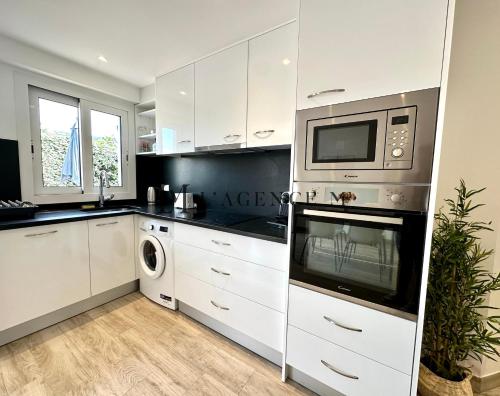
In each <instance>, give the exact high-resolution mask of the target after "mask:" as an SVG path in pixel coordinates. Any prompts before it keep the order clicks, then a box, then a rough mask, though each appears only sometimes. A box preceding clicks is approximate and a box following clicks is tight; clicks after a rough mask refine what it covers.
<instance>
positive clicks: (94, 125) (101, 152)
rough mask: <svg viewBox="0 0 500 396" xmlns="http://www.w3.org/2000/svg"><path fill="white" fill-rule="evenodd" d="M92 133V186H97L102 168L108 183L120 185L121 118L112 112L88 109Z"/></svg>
mask: <svg viewBox="0 0 500 396" xmlns="http://www.w3.org/2000/svg"><path fill="white" fill-rule="evenodd" d="M90 128H91V133H92V169H93V174H94V186H99V174H100V172H101V170H102V169H105V170H106V172H107V173H108V180H109V184H110V185H111V186H113V187H121V186H122V159H121V129H122V127H121V119H120V117H118V116H116V115H114V114H107V113H101V112H100V111H97V110H90Z"/></svg>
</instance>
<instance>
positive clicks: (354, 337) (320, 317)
mask: <svg viewBox="0 0 500 396" xmlns="http://www.w3.org/2000/svg"><path fill="white" fill-rule="evenodd" d="M289 299H290V300H289V316H288V322H289V324H291V325H293V326H295V327H298V328H300V329H303V330H305V331H307V332H308V333H311V334H314V335H317V336H319V337H321V338H324V339H326V340H328V341H331V342H333V343H335V344H337V345H340V346H342V347H344V348H347V349H349V350H351V351H354V352H356V353H359V354H361V355H364V356H366V357H368V358H370V359H373V360H376V361H377V362H380V363H382V364H385V365H387V366H389V367H393V368H395V369H397V370H399V371H402V372H404V373H406V374H411V370H412V363H413V351H414V345H415V331H416V325H415V323H414V322H412V321H409V320H405V319H401V318H398V317H395V316H392V315H388V314H385V313H383V312H379V311H376V310H373V309H369V308H365V307H362V306H359V305H356V304H353V303H350V302H347V301H343V300H339V299H337V298H334V297H330V296H327V295H324V294H321V293H317V292H314V291H311V290H307V289H304V288H302V287H297V286H294V285H290V296H289ZM357 330H358V331H357ZM359 330H361V331H359Z"/></svg>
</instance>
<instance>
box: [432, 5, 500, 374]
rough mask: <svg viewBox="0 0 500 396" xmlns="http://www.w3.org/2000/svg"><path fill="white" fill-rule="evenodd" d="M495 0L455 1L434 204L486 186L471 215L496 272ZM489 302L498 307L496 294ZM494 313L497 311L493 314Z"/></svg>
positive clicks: (499, 34) (498, 66)
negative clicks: (457, 190)
mask: <svg viewBox="0 0 500 396" xmlns="http://www.w3.org/2000/svg"><path fill="white" fill-rule="evenodd" d="M499 116H500V1H498V0H481V1H475V0H457V2H456V9H455V21H454V31H453V44H452V49H451V61H450V70H449V80H448V96H447V102H446V113H445V121H444V135H443V146H442V151H441V165H440V171H439V182H438V196H437V208H439V207H440V206H442V205H443V200H444V199H445V198H448V197H454V191H453V188H454V187H455V186H456V185H457V184H458V182H459V179H460V178H463V179H464V180H465V181H466V183H467V185H468V187H470V188H481V187H487V190H486V191H485V192H484V193H482V194H481V195H480V197H479V198H480V200H481V201H482V202H483V203H485V204H486V206H485V207H483V208H480V209H478V210H477V212H476V216H477V219H481V220H492V221H493V227H494V228H495V231H494V232H490V233H485V234H484V235H483V245H484V247H485V248H495V249H496V251H497V252H498V253H497V254H496V255H495V256H494V257H493V258H492V259H491V260H489V261H488V262H487V264H486V265H487V266H488V268H489V269H490V270H491V271H494V272H496V273H497V272H498V271H499V270H500V199H499V197H500V151H499V147H500V126H499V123H498V118H499ZM491 302H492V303H493V304H494V305H496V306H499V307H500V293H497V294H496V295H495V296H493V297H492V299H491ZM497 314H498V313H497ZM495 372H500V362H493V361H490V360H488V359H485V361H484V362H483V364H482V365H479V364H476V367H475V374H476V375H477V376H487V375H490V374H492V373H495Z"/></svg>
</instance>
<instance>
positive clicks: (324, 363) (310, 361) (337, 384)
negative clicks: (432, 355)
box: [287, 326, 411, 396]
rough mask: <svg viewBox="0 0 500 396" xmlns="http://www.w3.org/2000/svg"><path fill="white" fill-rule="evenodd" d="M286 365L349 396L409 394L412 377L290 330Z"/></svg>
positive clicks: (299, 331) (292, 329)
mask: <svg viewBox="0 0 500 396" xmlns="http://www.w3.org/2000/svg"><path fill="white" fill-rule="evenodd" d="M287 364H289V365H291V366H292V367H295V368H296V369H298V370H300V371H302V372H303V373H305V374H307V375H309V376H311V377H313V378H315V379H317V380H318V381H320V382H323V383H324V384H326V385H328V386H329V387H330V388H332V389H335V390H336V391H338V392H341V393H344V394H346V395H349V396H357V395H360V396H366V395H372V396H403V395H409V394H410V386H411V377H410V376H409V375H406V374H403V373H401V372H399V371H396V370H393V369H391V368H389V367H387V366H384V365H382V364H379V363H377V362H375V361H373V360H371V359H368V358H366V357H364V356H361V355H358V354H356V353H354V352H351V351H349V350H347V349H345V348H342V347H340V346H338V345H335V344H332V343H330V342H328V341H325V340H323V339H321V338H319V337H316V336H314V335H312V334H309V333H306V332H305V331H302V330H300V329H297V328H296V327H294V326H288V342H287Z"/></svg>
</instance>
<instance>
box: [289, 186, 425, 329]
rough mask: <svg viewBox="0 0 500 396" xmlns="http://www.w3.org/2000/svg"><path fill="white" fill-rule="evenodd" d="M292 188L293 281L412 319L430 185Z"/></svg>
mask: <svg viewBox="0 0 500 396" xmlns="http://www.w3.org/2000/svg"><path fill="white" fill-rule="evenodd" d="M295 188H296V189H295V191H294V194H295V197H294V205H293V220H292V240H291V259H290V282H291V283H292V284H295V285H298V286H302V287H306V288H309V289H312V290H315V291H319V292H321V293H325V294H329V295H332V296H335V297H338V298H342V299H345V300H348V301H352V302H355V303H358V304H360V305H364V306H368V307H371V308H374V309H378V310H380V311H384V312H386V313H390V314H393V315H397V316H400V317H403V318H407V319H410V320H415V319H416V315H417V312H418V303H419V294H420V284H421V277H422V265H423V257H424V241H425V229H426V221H427V214H426V208H427V197H428V192H429V188H428V186H392V185H349V184H344V185H336V184H322V183H316V184H315V185H311V184H304V185H302V184H300V183H295Z"/></svg>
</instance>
